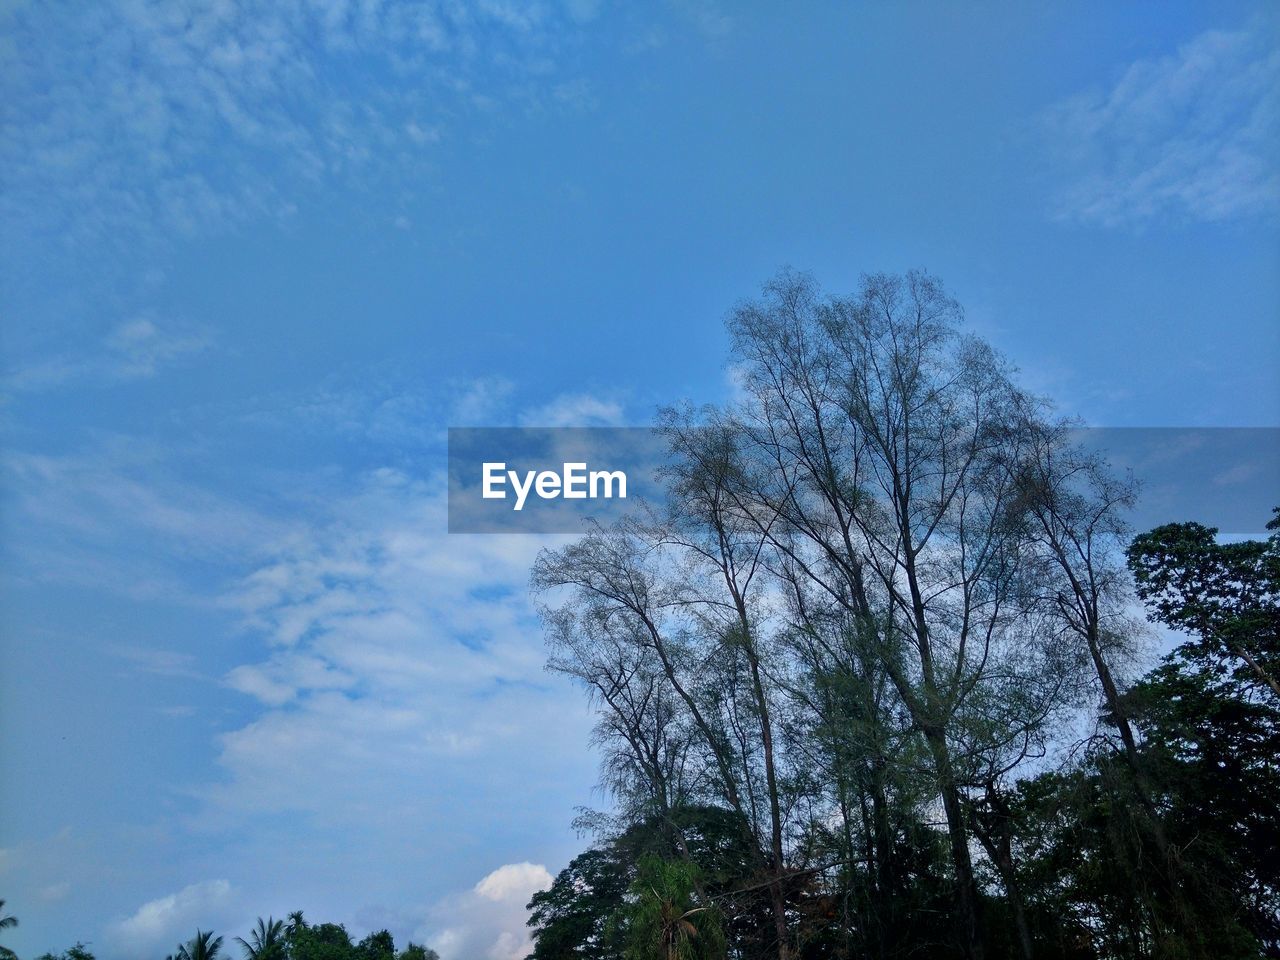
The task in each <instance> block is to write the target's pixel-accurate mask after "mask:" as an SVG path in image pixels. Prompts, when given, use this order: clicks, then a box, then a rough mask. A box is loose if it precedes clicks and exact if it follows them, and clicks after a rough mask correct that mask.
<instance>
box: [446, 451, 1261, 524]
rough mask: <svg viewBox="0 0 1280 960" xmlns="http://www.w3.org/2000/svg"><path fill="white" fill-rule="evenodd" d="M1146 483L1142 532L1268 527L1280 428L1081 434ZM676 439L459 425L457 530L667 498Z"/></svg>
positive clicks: (454, 490)
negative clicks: (1196, 525) (1163, 527)
mask: <svg viewBox="0 0 1280 960" xmlns="http://www.w3.org/2000/svg"><path fill="white" fill-rule="evenodd" d="M1075 440H1076V442H1077V443H1078V444H1079V445H1080V446H1081V447H1082V448H1084V449H1086V450H1089V451H1092V452H1097V453H1099V454H1101V455H1103V456H1105V457H1106V458H1107V459H1108V460H1109V461H1110V462H1111V464H1112V466H1113V467H1114V469H1115V470H1116V472H1117V473H1119V474H1125V473H1128V474H1131V475H1132V476H1133V478H1134V479H1136V480H1137V481H1138V482H1139V485H1140V486H1139V495H1138V499H1137V503H1136V504H1135V506H1134V508H1133V509H1132V510H1131V511H1130V513H1129V516H1128V520H1129V523H1130V524H1131V525H1132V527H1133V529H1134V530H1135V532H1137V531H1142V530H1148V529H1150V528H1151V527H1154V526H1158V525H1159V524H1162V523H1170V522H1178V521H1186V520H1195V521H1198V522H1200V523H1203V524H1205V525H1207V526H1212V527H1217V528H1218V529H1219V530H1220V531H1221V532H1222V533H1223V534H1227V535H1236V536H1247V535H1253V536H1258V535H1262V534H1264V533H1265V526H1266V523H1267V521H1268V520H1269V519H1270V518H1271V510H1272V507H1274V506H1277V505H1280V427H1195V428H1191V427H1117V428H1112V427H1096V428H1088V429H1081V430H1079V431H1076V433H1075ZM666 459H667V443H666V440H665V439H664V438H663V437H662V436H661V435H660V434H659V433H658V432H657V431H655V430H652V429H648V428H643V427H617V428H614V427H564V428H521V427H454V428H450V430H449V532H450V533H581V532H582V531H583V530H584V528H585V522H586V520H587V519H588V518H594V519H597V520H600V521H602V522H607V521H609V520H611V519H613V518H616V517H618V516H620V515H622V514H624V513H626V512H628V511H634V510H636V509H637V508H638V507H639V505H640V503H641V502H647V503H649V504H652V505H654V506H661V504H662V501H663V499H664V494H663V488H662V485H661V483H660V482H659V480H658V478H657V476H656V473H657V471H658V469H659V468H660V467H661V465H662V464H663V462H664V461H665V460H666Z"/></svg>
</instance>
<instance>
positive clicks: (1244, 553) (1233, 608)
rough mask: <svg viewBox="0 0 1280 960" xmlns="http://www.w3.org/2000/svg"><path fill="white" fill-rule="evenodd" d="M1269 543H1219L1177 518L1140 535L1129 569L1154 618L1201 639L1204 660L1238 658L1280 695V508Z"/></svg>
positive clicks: (1212, 532) (1194, 649)
mask: <svg viewBox="0 0 1280 960" xmlns="http://www.w3.org/2000/svg"><path fill="white" fill-rule="evenodd" d="M1267 528H1268V529H1269V530H1274V531H1276V533H1274V534H1273V535H1272V536H1271V537H1269V538H1268V539H1267V540H1247V541H1244V542H1240V543H1219V542H1218V541H1217V533H1218V531H1217V530H1216V529H1215V528H1213V527H1205V526H1202V525H1201V524H1199V523H1170V524H1166V525H1164V526H1161V527H1157V528H1156V529H1154V530H1152V531H1151V532H1149V533H1145V534H1143V535H1142V536H1140V537H1137V538H1136V539H1135V540H1134V541H1133V544H1132V546H1131V547H1130V548H1129V566H1130V568H1131V569H1132V571H1133V575H1134V578H1135V580H1136V581H1137V587H1138V594H1139V596H1141V597H1142V599H1143V600H1144V601H1145V602H1146V603H1147V605H1148V606H1149V607H1150V608H1151V617H1152V619H1153V620H1158V621H1159V622H1161V623H1163V624H1165V625H1166V626H1169V627H1172V628H1174V629H1177V630H1182V631H1186V632H1190V633H1193V634H1195V635H1196V637H1197V639H1195V640H1193V641H1190V642H1189V645H1188V646H1187V647H1186V651H1187V653H1188V655H1189V656H1191V657H1194V658H1195V659H1198V660H1200V661H1202V662H1209V661H1212V660H1215V659H1222V658H1239V659H1240V660H1241V661H1243V663H1244V665H1245V666H1246V667H1247V669H1248V670H1249V671H1250V672H1251V673H1252V674H1253V678H1254V679H1255V680H1256V681H1258V682H1260V683H1262V684H1264V685H1265V686H1266V687H1267V688H1268V689H1269V690H1270V691H1271V693H1272V694H1273V695H1275V696H1276V697H1280V681H1277V679H1276V678H1277V676H1278V675H1280V508H1276V511H1275V517H1274V518H1273V519H1272V520H1271V522H1270V523H1268V524H1267Z"/></svg>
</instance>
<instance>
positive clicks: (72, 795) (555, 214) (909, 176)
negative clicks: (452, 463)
mask: <svg viewBox="0 0 1280 960" xmlns="http://www.w3.org/2000/svg"><path fill="white" fill-rule="evenodd" d="M0 25H2V26H0V83H2V84H3V91H4V93H3V96H2V97H0V123H2V124H3V130H2V131H0V163H2V165H3V170H4V176H3V188H0V224H2V226H0V263H2V264H3V266H2V267H0V318H2V320H3V333H2V337H3V339H2V340H0V349H2V350H3V358H2V368H3V386H2V387H0V391H2V393H3V405H2V406H0V429H3V431H4V454H3V461H2V464H0V467H2V471H3V472H2V474H0V476H2V480H0V483H2V488H0V498H2V499H0V505H2V511H3V512H2V514H0V522H2V523H3V527H2V528H0V530H2V532H3V545H2V547H0V549H2V551H3V552H2V553H0V564H2V565H3V585H2V586H0V629H2V630H3V657H4V668H3V670H2V671H0V731H2V732H0V811H2V812H0V895H3V897H4V898H5V899H6V900H7V901H8V909H10V910H12V911H13V912H14V913H16V914H17V915H18V916H19V917H20V918H21V921H22V922H21V926H20V927H19V928H18V929H17V930H15V931H7V932H6V935H5V936H6V939H5V943H6V945H10V946H12V947H13V948H14V949H16V950H18V952H19V953H20V954H21V955H23V956H26V955H29V954H35V953H37V952H40V951H43V950H46V949H55V948H56V949H62V948H64V947H66V946H68V945H70V944H71V943H72V942H74V941H75V940H77V939H80V940H85V941H90V942H91V943H92V944H93V949H94V950H95V951H96V952H97V953H98V955H99V956H100V957H101V958H103V960H115V958H118V957H125V956H130V957H132V956H145V955H153V956H157V957H158V956H163V955H164V953H166V952H168V951H169V950H171V949H172V947H173V944H174V943H176V942H177V940H178V939H179V938H183V937H187V936H189V935H190V934H191V932H192V930H194V928H195V926H196V924H197V923H199V924H201V925H204V926H206V927H207V926H208V925H210V924H212V925H215V926H216V927H217V928H218V929H219V930H220V931H226V932H227V933H228V934H231V935H234V934H237V933H241V932H244V931H245V930H246V929H247V927H248V925H249V923H250V922H251V920H252V918H253V917H255V916H256V915H257V914H258V913H262V914H266V913H275V914H276V915H277V916H279V915H281V914H282V913H284V912H285V911H288V910H291V909H299V908H301V909H304V910H306V911H307V912H308V913H309V914H312V915H313V916H315V917H316V918H318V919H332V920H340V921H343V922H345V923H347V924H348V926H349V927H350V928H351V929H352V930H353V931H354V932H357V933H363V932H365V931H367V930H369V929H372V928H378V927H382V926H388V927H390V928H391V929H392V931H393V932H394V933H396V935H397V938H398V939H401V940H402V939H403V938H404V937H406V936H410V935H412V936H415V937H416V938H418V939H419V940H422V939H425V940H427V941H428V942H430V943H433V944H434V945H435V946H436V947H437V949H439V950H440V951H441V953H442V955H443V956H444V958H445V960H472V958H481V957H492V958H494V960H503V958H506V957H518V956H521V955H522V950H523V939H522V938H523V936H524V934H523V912H522V909H521V908H522V904H523V903H524V901H525V900H526V899H527V897H528V895H529V893H530V892H531V891H532V890H533V889H535V888H536V887H537V886H538V885H539V884H541V883H545V882H546V879H547V874H548V872H550V873H554V872H555V871H556V870H558V869H559V868H560V867H561V866H563V864H564V863H565V862H566V861H567V860H568V859H569V857H570V856H572V854H573V853H575V852H576V851H577V850H578V849H580V847H581V846H582V844H583V841H582V840H581V839H580V838H577V837H575V836H574V834H573V832H572V831H571V829H570V820H571V818H572V816H573V810H574V808H575V807H576V806H578V805H582V804H596V805H599V804H601V803H602V802H603V800H602V798H601V797H600V796H599V795H598V794H595V793H593V790H592V784H593V782H594V779H595V760H594V758H593V757H592V755H591V752H590V749H589V745H588V733H589V725H590V722H589V717H588V716H587V713H586V709H585V706H584V705H583V703H582V700H581V697H580V696H579V695H578V694H576V693H575V692H574V691H572V690H570V689H569V688H568V687H567V686H566V685H565V684H563V683H561V682H559V681H558V680H556V679H554V678H551V677H549V676H547V675H546V674H544V673H543V671H542V669H541V664H542V659H543V653H542V649H541V641H540V631H539V628H538V625H537V623H536V620H535V618H534V617H533V614H532V611H531V609H530V606H529V603H528V598H527V595H526V590H525V583H526V577H527V570H528V564H529V562H530V560H531V559H532V557H533V555H534V554H535V553H536V551H537V549H538V548H539V547H540V546H541V545H542V544H543V542H544V541H542V540H541V539H539V538H537V537H533V536H511V537H505V536H490V537H457V536H455V537H448V536H446V535H445V534H444V507H445V502H444V498H443V497H444V493H443V491H444V488H443V471H444V447H443V444H444V437H445V429H446V428H447V427H448V426H451V425H452V426H463V425H482V424H483V425H518V424H530V423H532V424H540V425H560V424H563V425H571V424H581V425H603V424H640V423H644V422H645V421H646V419H647V418H648V417H649V416H650V414H651V413H652V411H653V409H654V407H655V406H656V405H658V404H661V403H666V402H671V401H673V400H676V399H680V398H690V399H693V400H695V401H716V400H722V399H724V398H725V397H727V396H728V395H730V393H731V391H732V378H731V375H730V372H729V371H727V370H726V368H725V365H724V357H725V347H726V343H725V336H724V333H723V330H722V326H721V319H722V317H723V315H724V313H725V311H726V310H727V309H728V308H729V307H730V306H731V305H732V304H733V303H734V301H736V300H737V299H739V298H741V297H744V296H750V295H751V294H752V293H753V292H754V291H755V290H756V289H757V288H758V286H759V284H760V283H761V282H762V281H763V280H765V279H766V278H767V277H768V276H770V275H771V274H772V273H773V272H775V271H776V270H777V269H778V268H779V267H781V266H783V265H787V264H789V265H792V266H794V267H797V268H801V269H807V270H811V271H813V272H814V273H815V274H816V275H817V276H818V277H819V278H820V280H821V281H822V282H823V283H824V284H825V285H826V286H827V287H828V288H830V289H833V290H837V291H848V290H851V289H852V288H853V287H854V286H855V285H856V283H857V278H858V276H859V274H860V273H862V272H864V271H873V270H903V269H907V268H910V267H917V266H922V267H925V268H927V269H929V270H931V271H933V272H934V273H936V274H938V275H939V276H941V277H942V278H943V279H944V281H946V283H947V284H948V286H949V287H950V288H951V290H952V292H953V293H954V294H955V295H956V296H957V297H958V298H959V299H960V300H961V302H962V303H964V304H965V306H966V308H967V315H968V321H969V323H970V324H971V326H972V327H973V328H974V329H975V330H976V331H978V332H979V333H981V334H983V335H985V336H987V337H988V338H989V339H991V340H992V341H994V342H995V343H996V345H997V346H998V347H1000V348H1001V349H1002V350H1004V351H1005V352H1006V353H1007V354H1008V355H1010V356H1011V357H1012V358H1013V359H1014V361H1015V362H1016V363H1017V364H1018V365H1019V366H1020V367H1021V369H1022V371H1023V379H1024V382H1025V383H1027V384H1028V385H1029V386H1031V387H1033V388H1035V389H1036V390H1039V391H1042V392H1044V393H1047V394H1050V395H1052V396H1053V397H1055V398H1056V399H1057V400H1058V401H1059V403H1060V405H1061V407H1062V408H1063V410H1064V411H1066V412H1070V413H1073V414H1078V415H1079V416H1081V417H1083V418H1084V419H1085V420H1086V421H1087V422H1089V423H1091V424H1096V425H1105V426H1165V425H1183V426H1203V425H1232V426H1260V425H1271V426H1274V425H1280V381H1278V379H1277V378H1276V376H1275V371H1276V369H1278V368H1280V324H1277V323H1276V319H1277V316H1280V173H1278V169H1280V167H1278V164H1277V158H1278V151H1280V42H1278V40H1280V20H1278V18H1277V15H1276V13H1275V8H1274V7H1271V6H1269V5H1266V4H1248V3H1245V4H1233V3H1219V4H1213V5H1209V4H1193V3H1167V4H1161V5H1159V6H1158V7H1156V6H1154V5H1145V4H1126V5H1118V4H1101V3H1099V4H1094V5H1085V6H1081V5H1079V4H1031V5H1028V4H1020V3H989V4H983V5H981V6H980V7H978V8H976V9H975V8H973V7H972V6H971V5H963V6H962V5H959V4H955V5H943V4H936V3H927V4H926V3H906V4H895V5H889V4H880V3H875V4H871V3H866V4H852V5H845V4H831V5H824V4H811V5H805V6H803V8H802V9H798V10H797V9H783V8H782V7H781V6H778V7H766V6H763V5H760V6H757V5H739V4H734V5H728V4H726V5H724V6H720V7H718V6H715V5H714V4H711V3H701V2H678V3H670V4H665V5H659V4H646V5H633V6H622V5H620V4H611V3H603V2H592V0H575V2H566V3H563V4H558V3H554V2H545V3H538V4H533V5H520V4H515V3H510V4H508V3H504V2H500V0H497V2H482V3H477V4H473V5H469V4H462V3H453V2H443V3H435V4H433V3H426V4H412V5H410V4H389V3H381V2H376V0H369V2H344V0H281V2H275V3H271V4H258V5H254V4H249V3H238V2H234V0H188V2H178V3H148V2H142V0H114V2H107V3H103V4H97V5H93V6H92V7H86V6H85V5H83V4H71V3H57V2H55V3H47V4H46V3H28V2H22V0H17V2H15V0H8V2H5V3H3V4H0Z"/></svg>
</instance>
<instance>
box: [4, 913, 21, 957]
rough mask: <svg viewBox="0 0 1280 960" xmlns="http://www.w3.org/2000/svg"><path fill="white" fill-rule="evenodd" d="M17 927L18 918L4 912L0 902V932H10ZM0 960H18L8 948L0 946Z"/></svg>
mask: <svg viewBox="0 0 1280 960" xmlns="http://www.w3.org/2000/svg"><path fill="white" fill-rule="evenodd" d="M17 925H18V918H17V917H15V916H14V915H13V914H11V913H10V914H6V913H5V912H4V901H3V900H0V930H10V929H12V928H13V927H16V926H17ZM0 960H18V957H17V954H15V953H14V952H13V951H12V950H10V949H9V948H8V947H3V946H0Z"/></svg>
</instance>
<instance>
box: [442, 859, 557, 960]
mask: <svg viewBox="0 0 1280 960" xmlns="http://www.w3.org/2000/svg"><path fill="white" fill-rule="evenodd" d="M551 881H552V877H551V874H550V872H548V870H547V868H546V867H544V866H543V865H542V864H539V863H529V862H527V861H526V862H524V863H508V864H505V865H504V866H501V867H499V868H498V869H497V870H494V871H493V872H492V873H490V874H489V875H488V876H486V877H485V878H484V879H482V880H481V881H480V882H479V883H477V884H476V885H475V886H474V887H473V888H472V889H471V890H470V891H468V892H467V893H465V894H463V895H461V896H455V897H450V898H448V899H447V900H445V901H443V902H442V903H440V904H438V905H437V907H436V908H435V909H434V910H433V911H432V912H433V914H434V916H435V920H434V923H435V924H436V925H435V926H432V925H427V926H425V927H423V929H422V933H421V936H422V937H423V938H424V939H425V940H426V941H427V942H429V943H431V944H433V945H434V947H435V949H436V950H438V951H439V953H440V956H441V960H522V958H523V957H525V956H526V955H527V954H528V953H529V951H530V949H531V948H532V942H531V941H530V938H529V929H528V926H527V921H528V918H529V913H528V911H527V910H526V909H525V905H526V904H527V903H528V902H529V898H530V897H532V896H533V895H534V894H535V893H536V892H537V891H539V890H545V889H547V888H548V887H550V886H551Z"/></svg>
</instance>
